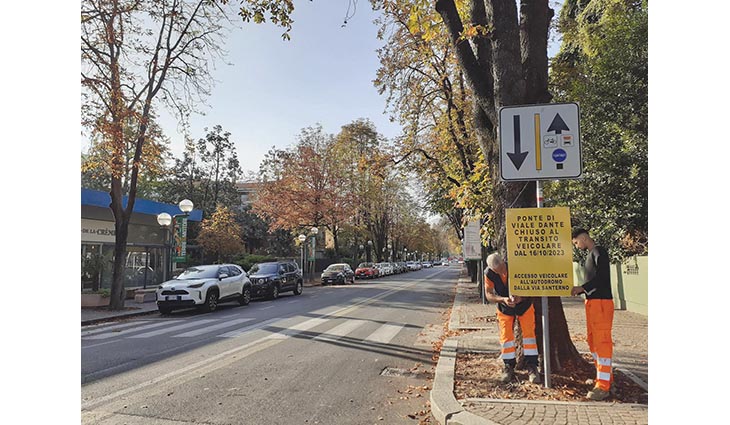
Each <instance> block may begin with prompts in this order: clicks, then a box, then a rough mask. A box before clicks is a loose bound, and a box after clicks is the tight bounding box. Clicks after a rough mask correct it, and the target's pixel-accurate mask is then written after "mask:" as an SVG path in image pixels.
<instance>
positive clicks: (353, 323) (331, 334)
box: [314, 319, 368, 341]
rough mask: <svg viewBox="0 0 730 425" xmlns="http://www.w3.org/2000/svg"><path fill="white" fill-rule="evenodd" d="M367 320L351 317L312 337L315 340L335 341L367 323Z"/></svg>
mask: <svg viewBox="0 0 730 425" xmlns="http://www.w3.org/2000/svg"><path fill="white" fill-rule="evenodd" d="M367 322H368V321H367V320H359V319H352V320H348V321H347V322H345V323H341V324H339V325H337V326H335V327H334V328H332V329H330V330H329V331H327V332H325V333H322V334H321V335H319V336H318V337H316V338H314V340H315V341H337V340H338V339H340V338H342V337H344V336H346V335H348V334H349V333H350V332H352V331H354V330H355V329H357V328H359V327H360V326H362V325H364V324H365V323H367Z"/></svg>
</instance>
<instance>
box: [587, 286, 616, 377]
mask: <svg viewBox="0 0 730 425" xmlns="http://www.w3.org/2000/svg"><path fill="white" fill-rule="evenodd" d="M585 305H586V325H587V327H588V348H589V349H590V350H591V355H593V364H594V365H595V366H596V387H598V388H600V389H602V390H604V391H609V389H610V388H611V382H613V367H612V366H613V365H612V362H613V340H612V339H611V328H612V327H613V300H602V299H594V300H586V302H585Z"/></svg>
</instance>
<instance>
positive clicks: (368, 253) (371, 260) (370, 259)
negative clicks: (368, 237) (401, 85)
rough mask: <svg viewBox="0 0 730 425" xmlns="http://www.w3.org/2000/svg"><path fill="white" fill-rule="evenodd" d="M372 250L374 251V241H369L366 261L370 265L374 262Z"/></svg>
mask: <svg viewBox="0 0 730 425" xmlns="http://www.w3.org/2000/svg"><path fill="white" fill-rule="evenodd" d="M371 249H373V241H368V247H367V251H366V252H365V259H366V260H367V262H368V263H372V262H373V259H372V255H371V254H370V250H371Z"/></svg>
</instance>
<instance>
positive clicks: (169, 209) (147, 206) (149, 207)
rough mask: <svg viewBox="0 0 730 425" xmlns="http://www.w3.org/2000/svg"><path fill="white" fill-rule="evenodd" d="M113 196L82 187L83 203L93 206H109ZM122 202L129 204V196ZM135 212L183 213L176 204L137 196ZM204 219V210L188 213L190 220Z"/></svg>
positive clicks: (153, 213)
mask: <svg viewBox="0 0 730 425" xmlns="http://www.w3.org/2000/svg"><path fill="white" fill-rule="evenodd" d="M111 202H112V198H111V196H109V192H102V191H101V190H92V189H84V188H81V205H88V206H92V207H101V208H109V204H111ZM122 204H123V205H127V197H126V196H125V197H123V198H122ZM134 212H136V213H138V214H149V215H154V216H156V215H157V214H159V213H162V212H166V213H168V214H170V215H172V216H174V215H176V214H182V211H180V207H178V206H177V205H174V204H164V203H162V202H156V201H150V200H148V199H142V198H137V199H136V200H135V201H134ZM202 219H203V211H202V210H192V211H190V215H188V220H190V221H201V220H202Z"/></svg>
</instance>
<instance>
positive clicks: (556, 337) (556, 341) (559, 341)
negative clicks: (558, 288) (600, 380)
mask: <svg viewBox="0 0 730 425" xmlns="http://www.w3.org/2000/svg"><path fill="white" fill-rule="evenodd" d="M533 305H534V306H535V334H536V336H537V348H538V351H539V353H540V357H541V359H542V360H541V361H543V362H544V358H545V353H544V345H543V338H542V333H543V332H542V299H541V298H540V297H536V298H534V300H533ZM548 310H549V311H548V327H549V328H550V370H553V371H559V370H562V369H563V368H564V367H565V366H566V365H569V364H580V363H581V362H584V361H585V360H584V359H583V358H582V357H581V355H580V353H579V352H578V349H576V348H575V344H573V340H572V339H570V332H569V330H568V323H567V321H566V320H565V311H564V310H563V302H562V300H561V299H560V297H548Z"/></svg>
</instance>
